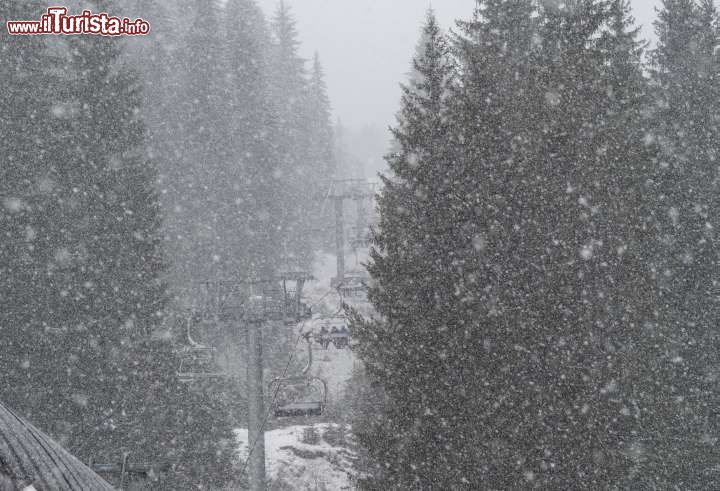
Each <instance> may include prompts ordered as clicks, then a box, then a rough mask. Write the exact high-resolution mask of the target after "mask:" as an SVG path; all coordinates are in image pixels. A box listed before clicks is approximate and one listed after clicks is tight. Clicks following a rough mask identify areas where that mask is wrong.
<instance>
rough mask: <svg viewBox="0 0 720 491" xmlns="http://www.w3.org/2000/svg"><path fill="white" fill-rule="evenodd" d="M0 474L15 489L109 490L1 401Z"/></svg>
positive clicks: (78, 462) (101, 481)
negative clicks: (9, 481) (11, 482)
mask: <svg viewBox="0 0 720 491" xmlns="http://www.w3.org/2000/svg"><path fill="white" fill-rule="evenodd" d="M0 474H2V475H4V476H5V478H6V479H9V480H11V481H13V484H14V485H15V487H17V488H18V489H33V487H34V488H37V489H48V490H49V489H52V490H57V491H75V490H87V489H92V490H93V491H103V490H112V489H113V487H112V486H110V484H108V483H107V482H106V481H105V480H103V479H102V478H101V477H100V476H98V475H97V474H95V473H94V472H93V471H92V470H90V468H88V467H87V466H86V465H85V464H83V463H82V462H80V461H79V460H78V459H76V458H75V457H73V456H72V455H70V453H68V452H67V451H66V450H65V449H63V448H62V447H61V446H60V445H59V444H58V443H57V442H55V441H54V440H52V439H51V438H50V437H49V436H47V435H46V434H44V433H43V432H42V431H40V430H38V429H37V428H35V427H34V426H33V425H31V424H30V423H28V422H27V421H25V420H24V419H22V418H21V417H19V416H18V415H16V414H15V413H14V412H13V411H12V410H10V409H8V408H7V407H5V406H4V405H3V404H1V403H0ZM0 482H1V481H0Z"/></svg>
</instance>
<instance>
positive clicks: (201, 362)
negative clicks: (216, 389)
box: [177, 317, 226, 383]
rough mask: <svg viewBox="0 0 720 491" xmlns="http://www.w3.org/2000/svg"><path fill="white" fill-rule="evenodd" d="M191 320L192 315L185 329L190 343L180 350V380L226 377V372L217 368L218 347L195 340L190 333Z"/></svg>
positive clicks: (186, 381) (192, 380) (184, 381)
mask: <svg viewBox="0 0 720 491" xmlns="http://www.w3.org/2000/svg"><path fill="white" fill-rule="evenodd" d="M191 322H192V320H191V317H188V319H187V321H186V331H185V335H186V337H187V343H188V345H187V346H185V347H184V348H183V349H182V350H181V351H180V367H179V368H178V371H177V375H178V378H179V379H180V382H183V383H190V382H197V381H200V380H213V379H220V378H224V377H225V376H226V374H225V373H224V372H222V371H220V370H218V369H217V360H216V355H215V353H216V349H215V348H214V347H212V346H206V345H204V344H200V343H198V342H196V341H195V340H193V338H192V336H191V335H190V324H191Z"/></svg>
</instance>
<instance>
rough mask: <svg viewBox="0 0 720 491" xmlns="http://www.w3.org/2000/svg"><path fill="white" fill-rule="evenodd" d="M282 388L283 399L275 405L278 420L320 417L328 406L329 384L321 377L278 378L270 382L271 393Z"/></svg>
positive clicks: (280, 391) (274, 413)
mask: <svg viewBox="0 0 720 491" xmlns="http://www.w3.org/2000/svg"><path fill="white" fill-rule="evenodd" d="M278 386H279V387H280V389H279V391H278V394H280V393H283V390H282V389H283V387H284V388H286V389H289V390H286V391H284V393H283V394H282V395H281V399H280V400H279V401H277V402H275V403H274V404H273V415H274V416H275V417H276V418H289V417H294V416H320V415H322V413H323V411H324V410H325V405H326V404H327V383H326V382H325V381H324V380H323V379H321V378H319V377H288V378H276V379H274V380H273V381H272V382H270V393H271V394H274V393H275V390H276V389H277V388H278Z"/></svg>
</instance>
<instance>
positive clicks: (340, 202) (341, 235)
mask: <svg viewBox="0 0 720 491" xmlns="http://www.w3.org/2000/svg"><path fill="white" fill-rule="evenodd" d="M328 188H329V189H328V191H327V194H326V196H325V198H326V199H330V200H332V202H333V205H334V211H335V254H336V256H337V274H336V276H335V278H333V280H332V286H333V287H335V286H337V285H341V284H342V283H343V281H344V280H345V217H344V206H345V200H353V201H355V203H356V204H357V218H358V223H357V227H356V228H357V229H358V230H361V229H363V228H364V227H365V224H364V223H362V222H363V221H364V220H365V213H364V207H363V203H364V202H365V201H367V200H372V199H373V198H374V197H375V193H376V188H377V184H376V183H374V182H371V181H368V180H366V179H336V180H333V181H330V183H329V186H328Z"/></svg>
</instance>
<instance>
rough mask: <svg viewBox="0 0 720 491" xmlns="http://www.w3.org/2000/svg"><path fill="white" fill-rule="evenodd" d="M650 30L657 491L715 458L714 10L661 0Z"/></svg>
mask: <svg viewBox="0 0 720 491" xmlns="http://www.w3.org/2000/svg"><path fill="white" fill-rule="evenodd" d="M655 27H656V32H657V35H658V45H657V48H656V49H655V50H654V51H653V52H652V57H651V61H652V63H651V69H652V70H651V74H652V81H653V86H654V88H655V93H654V96H655V105H654V109H653V112H652V114H653V118H654V120H655V121H656V122H657V124H656V127H655V132H656V138H657V144H658V146H659V149H660V155H659V161H658V165H656V166H655V168H654V169H653V173H652V179H653V182H654V183H655V186H656V192H655V193H654V196H653V198H654V203H653V205H654V208H653V219H654V220H653V222H654V223H653V225H654V227H653V232H654V233H655V237H654V239H655V240H654V243H653V248H652V250H653V251H654V254H653V255H652V259H653V261H652V262H653V268H654V272H655V285H656V287H657V290H658V301H657V303H658V315H657V321H656V323H654V324H653V331H652V335H653V337H654V338H655V339H656V340H657V341H656V343H657V346H658V349H656V351H655V357H654V359H653V365H652V368H653V369H654V371H655V373H656V374H657V377H658V380H657V382H656V384H655V390H654V394H653V402H654V412H655V418H653V421H652V426H651V428H652V430H651V431H652V433H653V435H652V436H648V444H647V445H646V448H647V457H646V462H647V469H648V470H647V472H648V474H650V475H653V476H655V477H654V479H653V481H654V482H655V483H656V484H657V485H659V486H669V485H675V486H681V487H702V486H703V485H704V483H706V482H707V479H708V473H710V472H712V471H711V470H710V469H712V468H714V466H715V465H717V461H718V455H717V452H716V451H715V446H714V444H713V443H712V442H713V441H714V439H715V438H716V435H717V431H718V429H717V423H716V422H715V417H714V411H713V410H711V409H710V408H712V407H714V406H715V405H716V404H717V397H716V395H715V390H714V389H713V385H714V380H715V378H716V374H715V371H714V369H713V368H712V367H714V366H716V365H717V346H718V338H717V334H716V332H717V329H716V326H715V319H716V318H717V315H718V312H717V307H716V302H714V301H713V300H712V296H713V295H714V293H713V292H714V291H715V290H716V285H717V280H716V278H715V275H714V273H713V271H714V270H715V268H716V266H717V261H718V256H717V252H716V250H715V249H716V247H715V246H716V242H717V238H716V233H715V230H716V229H717V227H718V225H719V224H718V220H717V216H718V211H719V210H718V206H719V205H720V203H719V202H718V189H717V187H718V183H717V176H716V174H717V164H716V161H717V156H718V150H719V149H718V141H720V140H718V137H719V136H720V135H719V134H718V131H719V130H720V128H719V126H718V84H717V81H718V68H719V67H720V65H719V64H718V58H717V54H716V51H715V48H716V44H717V39H718V31H717V12H716V10H715V8H714V6H713V4H712V2H709V1H698V2H696V1H690V0H668V1H665V2H663V5H662V8H661V9H660V11H659V14H658V20H657V22H656V24H655ZM671 455H672V456H671Z"/></svg>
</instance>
